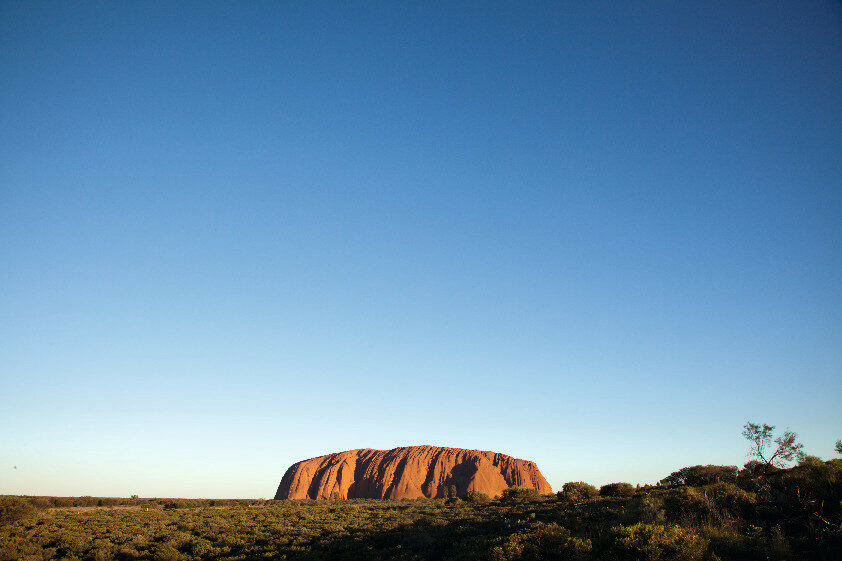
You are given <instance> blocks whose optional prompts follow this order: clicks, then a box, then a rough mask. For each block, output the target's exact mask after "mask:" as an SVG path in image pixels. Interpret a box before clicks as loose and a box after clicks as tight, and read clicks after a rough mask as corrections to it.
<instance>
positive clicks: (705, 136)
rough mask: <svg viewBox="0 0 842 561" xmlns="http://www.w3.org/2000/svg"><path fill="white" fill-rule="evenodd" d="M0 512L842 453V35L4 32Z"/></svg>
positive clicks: (374, 19) (66, 13)
mask: <svg viewBox="0 0 842 561" xmlns="http://www.w3.org/2000/svg"><path fill="white" fill-rule="evenodd" d="M0 135H2V136H0V399H1V400H2V407H0V493H30V494H55V495H80V494H88V495H120V496H127V495H130V494H134V493H139V494H140V495H147V496H153V495H155V496H184V497H197V496H198V497H269V496H271V495H272V494H273V493H274V491H275V488H276V486H277V484H278V482H279V480H280V478H281V475H282V474H283V472H284V470H285V469H286V468H287V466H288V465H289V464H291V463H292V462H294V461H297V460H300V459H303V458H307V457H312V456H316V455H320V454H324V453H328V452H333V451H339V450H345V449H352V448H361V447H372V448H392V447H395V446H401V445H410V444H436V445H445V446H458V447H468V448H479V449H487V450H497V451H501V452H504V453H508V454H511V455H514V456H517V457H522V458H528V459H532V460H535V461H536V462H537V463H538V465H539V467H540V468H541V469H542V471H543V472H544V474H545V475H546V476H547V478H548V480H549V481H550V483H551V484H552V486H553V487H554V488H559V487H560V486H561V485H562V484H563V483H564V482H566V481H570V480H586V481H591V482H593V483H605V482H609V481H617V480H626V481H631V482H654V481H657V480H658V479H660V478H661V477H663V476H665V475H667V474H668V473H670V472H671V471H673V470H674V469H677V468H679V467H682V466H685V465H693V464H698V463H723V464H738V465H741V464H742V463H744V462H745V461H746V455H745V454H746V451H747V446H746V442H745V441H744V440H743V439H742V437H741V436H740V431H741V427H742V425H743V424H744V423H745V422H746V421H747V420H749V419H752V420H755V421H758V422H767V423H770V424H775V425H778V427H779V428H780V429H783V428H785V427H787V426H788V427H790V428H792V429H793V430H795V431H796V432H798V433H799V435H800V436H801V437H802V440H803V441H804V443H805V445H806V450H807V451H808V452H811V453H814V454H818V455H821V456H824V457H831V456H832V455H833V452H832V447H833V443H834V442H835V440H836V439H837V438H842V412H840V407H839V398H840V396H842V281H840V279H842V8H840V5H839V4H838V3H835V2H834V3H830V2H828V3H822V2H786V3H775V2H756V3H741V2H722V3H718V4H712V3H697V4H695V5H694V4H692V3H686V2H685V3H625V2H606V3H598V2H586V3H578V2H577V3H573V2H570V3H567V2H556V3H548V4H540V3H515V2H508V3H487V2H471V3H455V2H442V3H432V2H417V3H414V2H413V3H410V2H399V3H396V2H350V3H345V2H343V3H340V2H319V3H314V2H285V3H279V2H265V3H261V2H248V3H243V2H228V3H217V2H197V3H193V4H191V3H178V4H176V3H167V2H143V3H141V2H129V3H127V2H118V3H113V2H110V3H105V2H103V3H100V2H84V3H67V2H63V3H59V2H49V3H37V2H3V3H2V4H0Z"/></svg>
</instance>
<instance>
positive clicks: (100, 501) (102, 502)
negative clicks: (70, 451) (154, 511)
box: [0, 495, 272, 509]
mask: <svg viewBox="0 0 842 561" xmlns="http://www.w3.org/2000/svg"><path fill="white" fill-rule="evenodd" d="M2 496H3V495H0V497H2ZM18 496H19V497H21V498H22V499H24V500H26V501H27V502H29V503H30V504H31V505H32V506H34V507H35V508H37V509H44V508H68V507H92V506H111V507H115V506H137V507H142V508H199V507H213V506H217V507H233V506H252V505H254V506H260V505H265V504H267V503H271V502H272V501H267V500H265V499H177V498H160V497H149V498H147V497H138V496H132V497H128V498H126V497H91V496H87V495H86V496H82V497H51V496H37V495H18Z"/></svg>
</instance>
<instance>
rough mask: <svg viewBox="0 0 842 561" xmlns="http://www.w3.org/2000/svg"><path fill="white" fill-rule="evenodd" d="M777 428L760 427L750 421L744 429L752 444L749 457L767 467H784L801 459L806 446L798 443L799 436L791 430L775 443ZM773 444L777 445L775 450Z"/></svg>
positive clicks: (770, 426)
mask: <svg viewBox="0 0 842 561" xmlns="http://www.w3.org/2000/svg"><path fill="white" fill-rule="evenodd" d="M774 431H775V427H774V426H772V425H767V424H765V423H764V424H763V425H758V424H755V423H752V422H751V421H749V422H748V423H746V424H745V426H744V427H743V436H744V437H746V439H747V440H748V441H749V442H751V450H749V453H748V454H749V456H751V457H753V458H757V459H758V460H760V461H762V462H763V463H764V464H766V465H767V466H775V467H784V466H785V465H786V462H791V461H792V460H794V459H797V458H800V457H801V455H802V454H803V452H802V451H801V449H802V448H804V445H803V444H801V443H800V442H798V435H797V434H795V433H794V432H792V431H791V430H789V429H786V430H785V431H784V432H783V434H782V435H781V436H779V437H777V438H776V439H774V441H773V440H772V435H773V434H774ZM772 442H774V443H775V445H776V446H775V447H774V449H773V448H772Z"/></svg>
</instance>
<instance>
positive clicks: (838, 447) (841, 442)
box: [836, 440, 842, 454]
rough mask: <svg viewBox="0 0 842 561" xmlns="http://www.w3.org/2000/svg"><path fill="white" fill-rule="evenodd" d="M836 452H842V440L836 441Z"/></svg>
mask: <svg viewBox="0 0 842 561" xmlns="http://www.w3.org/2000/svg"><path fill="white" fill-rule="evenodd" d="M836 453H837V454H842V440H837V441H836Z"/></svg>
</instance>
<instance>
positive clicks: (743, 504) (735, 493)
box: [702, 483, 757, 516]
mask: <svg viewBox="0 0 842 561" xmlns="http://www.w3.org/2000/svg"><path fill="white" fill-rule="evenodd" d="M702 492H703V493H704V495H705V496H707V497H710V498H711V499H713V502H714V505H716V508H718V509H719V510H721V511H727V512H729V513H730V514H732V515H733V516H751V514H752V513H753V512H754V505H755V503H757V498H756V497H755V494H754V493H750V492H748V491H744V490H743V489H740V488H739V487H737V486H736V485H734V484H733V483H715V484H713V485H708V486H706V487H703V488H702Z"/></svg>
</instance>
